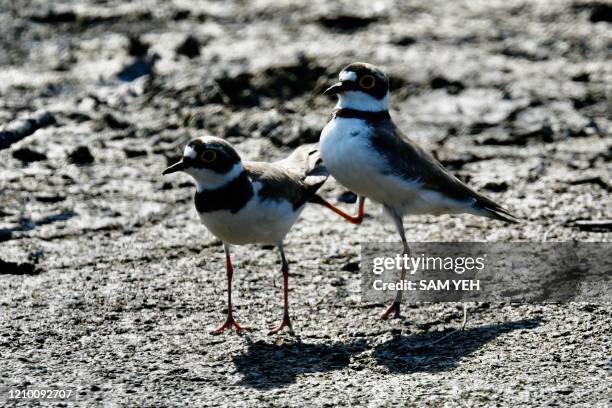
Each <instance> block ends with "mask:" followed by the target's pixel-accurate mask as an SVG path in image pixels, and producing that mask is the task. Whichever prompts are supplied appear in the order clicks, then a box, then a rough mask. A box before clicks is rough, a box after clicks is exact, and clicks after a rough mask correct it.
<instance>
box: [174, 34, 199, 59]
mask: <svg viewBox="0 0 612 408" xmlns="http://www.w3.org/2000/svg"><path fill="white" fill-rule="evenodd" d="M200 47H201V44H200V41H199V40H198V39H197V38H195V37H194V36H192V35H189V36H187V38H185V41H183V42H182V43H181V44H180V45H179V46H178V47H177V48H176V53H177V54H179V55H184V56H186V57H188V58H195V57H197V56H198V55H200Z"/></svg>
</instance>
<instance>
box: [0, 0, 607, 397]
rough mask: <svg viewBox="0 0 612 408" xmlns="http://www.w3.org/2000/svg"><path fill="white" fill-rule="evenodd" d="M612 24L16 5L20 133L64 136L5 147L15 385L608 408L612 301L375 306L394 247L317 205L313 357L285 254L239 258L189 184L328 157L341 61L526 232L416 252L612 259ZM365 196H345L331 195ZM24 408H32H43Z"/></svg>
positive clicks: (544, 4)
mask: <svg viewBox="0 0 612 408" xmlns="http://www.w3.org/2000/svg"><path fill="white" fill-rule="evenodd" d="M610 20H611V9H610V7H609V6H608V5H606V4H604V3H597V2H584V1H554V2H550V1H525V2H520V1H516V2H507V1H494V2H491V1H472V2H447V1H432V2H426V3H425V2H413V1H411V2H396V3H393V2H389V1H380V2H365V1H364V2H351V3H350V5H346V6H342V5H340V4H335V3H332V2H327V1H311V2H307V3H303V4H300V5H293V4H288V3H282V2H273V1H265V0H263V1H257V2H252V3H242V2H212V1H189V0H185V1H175V2H165V1H153V0H150V1H141V2H133V3H128V2H120V1H105V2H93V1H91V2H86V1H82V2H71V1H63V2H57V4H55V5H54V7H53V8H50V6H49V4H47V3H46V2H38V1H13V2H10V4H8V5H7V4H6V2H3V3H2V5H1V6H0V44H1V47H0V50H1V52H0V64H1V65H2V67H1V69H0V95H1V98H0V123H3V124H5V123H6V124H8V123H14V121H16V120H18V119H21V118H24V117H28V116H30V115H32V114H33V113H34V112H35V111H37V110H39V109H45V110H47V111H48V112H50V113H51V114H52V115H53V117H54V119H55V124H54V125H51V126H47V127H45V128H43V129H41V130H38V131H37V132H36V133H35V134H34V135H32V136H29V137H28V138H26V139H24V140H23V141H22V142H19V143H17V144H14V145H12V146H11V147H10V148H9V149H6V150H2V151H1V152H0V158H1V162H0V203H1V205H0V240H1V241H2V242H1V243H0V259H2V263H1V264H0V312H1V313H0V367H1V368H2V369H1V370H0V386H9V385H10V386H20V387H26V386H31V387H36V386H41V385H46V386H51V385H56V386H61V385H64V386H73V387H76V388H78V400H77V403H78V404H79V405H82V406H92V405H100V404H103V403H104V404H116V405H124V404H127V403H129V404H131V405H135V404H136V405H178V404H181V403H189V402H191V403H197V404H199V405H204V404H205V405H244V406H246V405H255V404H257V405H279V406H302V405H304V404H305V401H307V403H308V405H315V406H322V405H328V406H332V405H371V406H385V405H388V406H395V405H398V404H401V403H405V404H410V405H412V404H414V405H421V406H426V405H429V406H442V405H446V406H455V405H461V406H463V405H468V406H517V405H518V406H529V405H538V406H542V405H548V406H584V407H593V406H600V407H604V406H609V405H610V404H612V401H611V399H612V396H611V395H610V389H611V387H610V385H611V374H612V360H611V355H610V350H611V347H612V340H611V336H610V327H612V307H611V306H610V305H591V304H569V305H548V306H544V305H522V306H517V305H508V304H485V303H482V304H473V305H471V306H470V320H469V322H468V327H467V330H466V331H465V332H463V333H460V334H457V335H455V336H453V337H452V338H450V339H448V340H447V341H445V342H443V343H440V344H438V345H437V346H435V347H423V344H425V343H427V342H429V341H431V340H435V339H437V338H439V337H440V336H441V335H442V334H443V333H445V332H446V331H448V330H450V329H451V328H453V327H455V326H456V325H457V324H458V320H459V317H460V306H459V305H455V304H433V305H432V304H424V305H407V307H405V309H404V311H405V312H404V315H405V316H404V318H402V319H398V320H393V321H390V322H382V321H380V320H378V318H377V316H378V313H379V312H380V311H381V308H382V306H381V305H364V304H362V303H361V302H360V297H359V292H358V291H359V272H358V261H359V243H360V242H361V241H364V240H372V241H375V240H378V241H395V240H396V239H397V237H396V235H395V233H394V232H393V228H392V226H391V225H388V224H385V223H381V222H380V219H379V216H378V215H377V214H378V212H379V211H378V208H375V207H374V206H372V205H370V206H369V208H368V210H369V214H370V216H369V217H368V218H367V219H366V221H365V223H364V224H363V225H361V226H359V227H355V226H352V225H347V224H345V223H343V222H341V221H340V220H339V219H337V218H335V217H334V216H333V215H332V214H328V213H326V212H323V211H322V210H321V209H319V208H312V207H309V208H307V209H306V210H305V211H304V213H303V216H302V220H301V221H300V222H299V224H298V225H296V227H295V228H294V229H293V231H292V232H291V233H290V234H289V236H288V240H287V252H288V257H289V259H290V262H291V264H290V266H291V279H290V284H291V292H290V296H291V307H292V310H291V312H292V316H293V319H294V326H295V328H296V330H297V333H298V335H299V336H298V337H297V338H291V337H290V336H288V335H281V336H277V337H269V336H267V335H266V332H267V330H266V328H267V327H268V326H269V325H271V324H272V323H276V320H277V319H280V317H281V279H280V276H281V275H280V271H279V269H280V264H279V262H278V257H277V254H276V252H275V251H272V250H270V249H269V248H264V247H259V246H252V247H243V248H237V249H236V251H235V256H234V259H235V268H236V274H235V279H234V282H235V283H234V291H235V293H236V299H235V301H236V314H237V317H238V319H239V321H240V322H243V323H249V324H252V325H253V326H255V327H257V328H258V330H257V331H255V332H254V333H252V334H248V335H235V334H228V335H223V336H219V337H213V336H210V335H208V334H207V333H208V329H210V327H211V326H212V325H213V324H217V323H219V322H220V321H221V320H222V318H223V313H224V302H225V283H224V281H225V272H224V269H223V267H224V265H223V253H222V249H221V247H220V245H219V242H218V241H216V240H215V239H214V238H213V237H211V236H210V235H209V234H208V233H207V232H206V231H205V230H204V228H203V227H202V226H200V225H199V224H198V222H197V215H196V214H195V211H194V209H193V204H192V201H191V200H192V194H193V184H192V183H191V181H190V180H189V179H188V177H187V176H177V177H172V178H162V177H161V171H162V169H163V168H164V167H165V166H166V165H167V164H168V163H170V162H173V161H174V160H175V159H176V157H177V156H178V155H179V154H180V151H181V149H180V147H181V146H182V145H183V144H184V143H185V142H186V141H187V140H188V139H189V138H191V137H194V136H197V135H200V134H203V133H212V134H215V135H218V136H221V137H225V138H228V139H229V140H231V141H232V142H234V143H236V144H237V146H238V147H239V149H240V151H241V152H242V153H243V154H244V156H245V157H249V158H251V159H262V160H271V159H275V158H280V157H282V156H283V155H286V154H287V152H288V151H290V150H291V148H293V147H294V146H297V145H299V144H301V143H305V142H312V141H316V140H317V138H318V134H319V131H320V129H321V128H322V127H323V125H324V124H325V122H326V120H327V115H329V112H330V110H331V107H332V105H333V101H331V100H329V99H328V98H326V97H323V96H321V95H320V90H321V89H322V88H323V87H324V86H325V85H326V84H328V83H329V82H331V81H332V80H333V79H334V77H335V75H336V74H337V71H338V70H339V68H340V67H342V66H343V65H345V64H347V63H349V62H352V61H355V60H364V61H370V62H374V63H376V64H379V65H382V66H384V67H386V68H387V69H388V71H389V72H390V74H391V76H392V84H393V88H394V93H393V98H392V105H393V107H392V116H393V117H394V118H395V120H396V121H397V122H399V124H400V125H401V127H402V128H403V129H405V130H407V131H409V133H410V134H411V136H412V137H413V138H414V139H415V140H416V141H417V142H419V143H420V144H422V145H423V146H424V147H425V148H427V149H429V150H431V151H433V152H434V153H435V154H436V156H437V157H438V158H439V159H440V160H441V161H442V162H443V163H444V164H445V165H446V166H448V167H449V168H450V169H452V170H453V171H454V172H455V173H456V174H458V176H459V177H462V178H463V179H465V180H468V181H469V182H470V184H471V185H473V186H474V187H475V188H477V189H479V190H481V191H483V192H484V193H486V194H488V195H489V196H491V197H492V198H494V199H496V200H498V201H500V202H502V203H504V204H505V205H506V206H508V207H509V208H511V209H513V210H514V211H515V212H516V213H517V215H519V216H520V217H522V218H524V219H525V220H526V222H524V223H523V224H521V225H519V226H508V225H504V224H500V223H496V222H493V221H486V220H480V219H476V218H474V217H471V216H454V217H439V218H434V217H410V218H409V219H407V220H406V226H407V231H408V235H409V237H410V239H412V240H415V241H482V240H486V241H497V242H500V241H501V242H503V241H515V240H520V241H541V240H543V239H547V240H551V241H555V240H557V241H564V240H580V241H609V240H610V237H611V234H610V223H609V222H608V223H606V222H602V221H605V220H609V219H610V218H612V214H611V213H610V190H611V189H612V187H611V185H610V174H611V170H612V169H611V164H610V162H611V160H612V144H611V139H612V138H611V137H610V136H611V134H612V127H611V122H610V111H611V109H610V108H611V106H610V100H611V95H612V92H611V85H610V84H612V65H611V64H610V63H609V53H610V48H611V46H612V29H611V27H612V26H611V23H610ZM343 192H344V191H343V189H342V188H340V187H339V186H337V185H336V184H335V183H333V182H332V181H330V182H328V184H326V186H325V188H324V195H326V196H328V197H330V198H332V199H335V198H337V197H339V196H340V195H341V194H342V193H343ZM15 405H24V406H25V405H28V403H27V402H20V403H16V404H15Z"/></svg>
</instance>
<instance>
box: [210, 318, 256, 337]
mask: <svg viewBox="0 0 612 408" xmlns="http://www.w3.org/2000/svg"><path fill="white" fill-rule="evenodd" d="M232 328H234V329H236V331H238V332H239V331H251V330H253V329H252V328H250V327H249V326H241V325H239V324H238V323H237V322H236V321H235V320H234V317H233V316H232V315H228V316H227V319H226V320H225V323H223V324H222V325H221V326H219V327H217V328H216V329H214V330H213V331H211V332H210V334H221V333H223V332H224V331H225V330H231V329H232Z"/></svg>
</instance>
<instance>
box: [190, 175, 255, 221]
mask: <svg viewBox="0 0 612 408" xmlns="http://www.w3.org/2000/svg"><path fill="white" fill-rule="evenodd" d="M251 197H253V187H252V185H251V181H250V180H249V177H248V175H247V173H246V171H243V172H242V173H241V174H240V175H239V176H238V177H236V178H235V179H233V180H232V181H230V182H229V183H227V184H226V185H224V186H221V187H219V188H217V189H215V190H203V191H197V192H196V194H195V205H196V209H197V210H198V212H201V213H205V212H211V211H218V210H228V211H230V212H231V213H236V212H238V211H239V210H240V209H241V208H242V207H244V206H245V205H246V203H247V202H248V201H249V200H250V199H251Z"/></svg>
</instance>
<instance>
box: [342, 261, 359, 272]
mask: <svg viewBox="0 0 612 408" xmlns="http://www.w3.org/2000/svg"><path fill="white" fill-rule="evenodd" d="M342 270H343V271H347V272H357V271H359V262H348V263H346V264H344V265H343V266H342Z"/></svg>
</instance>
